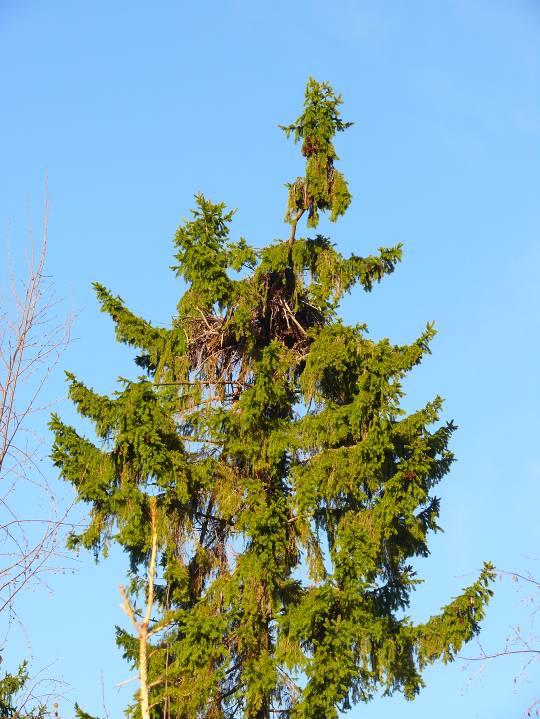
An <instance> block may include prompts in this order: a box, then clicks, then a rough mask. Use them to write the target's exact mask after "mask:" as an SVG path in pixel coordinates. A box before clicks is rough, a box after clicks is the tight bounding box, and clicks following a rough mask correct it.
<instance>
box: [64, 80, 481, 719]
mask: <svg viewBox="0 0 540 719" xmlns="http://www.w3.org/2000/svg"><path fill="white" fill-rule="evenodd" d="M340 105H341V98H340V97H339V96H337V95H336V94H335V93H334V91H333V90H332V88H331V87H330V85H328V84H327V83H319V82H317V81H315V80H313V79H310V80H309V82H308V84H307V88H306V95H305V103H304V110H303V112H302V114H301V115H300V117H299V118H298V119H297V120H296V122H294V123H293V124H291V125H288V126H286V127H283V128H282V129H283V130H284V131H285V133H286V134H287V136H289V135H291V134H292V135H293V137H294V140H295V142H297V143H301V149H302V154H303V156H304V157H305V161H306V172H305V176H304V177H299V178H297V179H296V180H295V181H294V182H292V183H291V184H290V185H288V192H289V194H288V206H287V213H286V218H285V219H286V222H287V223H288V224H289V226H290V234H289V235H288V237H286V238H285V239H284V240H280V241H277V242H274V243H271V244H269V245H267V246H265V247H263V248H262V249H255V248H253V247H251V246H249V245H248V244H247V243H246V241H245V240H244V239H240V240H239V241H233V240H231V238H230V235H229V231H230V230H229V228H230V223H231V220H232V217H233V212H230V211H228V210H227V209H226V207H225V205H224V204H214V203H212V202H210V201H209V200H208V199H206V198H205V197H203V196H202V195H198V196H196V208H195V210H193V212H192V217H191V219H190V220H189V221H186V222H185V223H184V224H183V225H182V226H181V227H180V228H179V230H178V232H177V234H176V238H175V246H176V266H175V268H174V269H175V271H176V273H177V275H178V276H179V277H181V278H183V280H184V281H185V283H186V284H187V290H186V291H185V293H184V295H183V296H182V298H181V300H180V302H179V305H178V310H177V314H176V315H175V316H174V318H173V320H172V325H171V327H170V328H169V329H162V328H160V327H155V326H153V325H152V324H151V323H149V322H147V321H146V320H144V319H141V318H140V317H138V316H136V315H135V314H133V313H132V312H131V311H130V310H129V309H128V308H127V307H126V306H125V304H124V302H123V301H122V299H121V298H119V297H117V296H115V295H113V294H111V292H109V290H107V289H106V288H105V287H103V286H101V285H99V284H96V285H95V289H96V292H97V296H98V299H99V301H100V303H101V307H102V310H103V311H104V312H106V313H107V314H109V315H110V316H111V317H112V319H113V321H114V323H115V325H116V336H117V339H118V340H119V341H120V342H124V343H126V344H128V345H130V346H132V347H135V348H137V349H138V351H139V354H138V356H137V357H136V360H135V361H136V363H137V365H138V366H139V367H140V368H141V370H142V371H143V372H144V375H143V376H141V377H139V378H138V379H137V380H136V381H129V380H125V379H122V380H120V389H119V390H118V392H117V393H115V395H114V396H113V397H108V396H102V395H100V394H97V393H96V392H95V391H94V390H92V389H90V388H88V387H87V386H85V385H84V384H83V383H81V382H80V381H79V380H78V379H76V378H75V377H74V376H73V375H71V374H69V375H68V379H69V385H70V390H69V393H70V397H71V399H72V400H73V402H74V403H75V405H76V407H77V409H78V411H79V413H80V414H81V415H83V416H84V417H86V418H89V419H90V420H92V421H93V423H94V425H95V430H96V435H97V438H98V440H99V441H97V442H96V441H91V440H90V439H87V438H85V437H83V436H81V435H80V434H79V433H78V432H77V431H76V429H74V428H72V427H70V426H67V425H66V424H64V423H63V422H62V421H61V420H60V419H59V418H58V417H53V419H52V428H53V430H54V433H55V443H54V450H53V457H54V461H55V463H56V465H57V466H58V467H59V468H60V471H61V474H62V476H63V477H64V478H65V479H66V480H68V481H69V482H71V483H72V484H73V486H74V487H75V490H76V492H77V496H78V498H79V499H80V500H81V501H83V502H85V503H87V504H88V505H89V507H90V518H89V524H88V527H87V529H86V530H85V531H84V532H82V533H81V534H78V535H73V536H72V538H71V544H72V546H73V547H85V548H88V549H93V550H94V551H95V552H96V554H98V555H99V554H100V553H101V552H105V550H106V549H107V547H108V546H109V545H110V544H111V543H116V544H118V545H120V546H121V547H122V548H123V549H124V550H125V551H126V552H127V553H128V554H129V557H130V567H131V570H130V571H131V583H130V585H129V587H128V588H122V593H123V596H124V608H125V609H126V612H127V613H128V614H129V615H130V617H131V620H132V622H133V626H134V628H135V634H134V635H133V634H130V633H129V632H126V631H125V630H123V629H119V628H117V642H118V644H119V645H120V646H121V648H122V649H123V652H124V654H125V656H126V658H127V659H128V660H129V661H130V662H131V663H132V665H133V666H134V667H136V668H137V669H138V671H139V675H140V679H141V685H140V690H139V692H138V698H137V701H136V703H135V704H134V705H133V707H132V716H134V717H138V716H142V717H144V718H145V719H146V718H147V717H156V718H157V717H167V718H172V717H175V718H176V717H178V718H180V717H181V718H182V719H184V718H185V719H192V718H195V717H200V718H203V717H204V718H205V719H206V718H208V719H221V718H223V719H225V718H227V719H228V718H229V717H230V719H236V718H237V717H241V716H243V717H246V718H247V719H270V717H273V716H283V717H291V719H293V718H294V719H331V718H332V717H336V716H337V714H338V712H339V711H341V710H346V709H348V708H350V707H351V706H352V705H353V704H354V703H356V702H358V701H367V700H369V699H370V698H371V697H372V696H373V695H374V694H375V693H377V692H382V693H384V694H390V693H392V692H394V691H402V692H403V693H404V694H405V696H406V697H407V698H409V699H412V698H413V697H414V696H415V695H416V694H417V692H418V691H419V690H420V688H421V687H422V686H423V682H422V678H421V671H422V669H423V668H424V667H425V666H426V665H427V664H430V663H432V662H434V661H435V660H437V659H441V660H442V661H443V662H448V661H451V660H452V659H453V658H454V656H455V654H456V652H457V651H458V650H459V649H460V647H461V646H462V644H463V643H464V642H466V641H468V640H469V639H471V637H473V636H474V635H475V634H476V633H477V632H478V630H479V622H480V620H481V619H482V617H483V615H484V612H485V607H486V604H487V602H488V600H489V597H490V595H491V591H490V589H489V582H490V580H491V578H492V567H491V566H490V565H488V564H486V565H485V566H484V569H483V570H482V572H481V573H480V576H479V579H478V581H476V582H475V583H474V584H472V585H471V586H470V587H468V588H466V589H464V590H463V592H462V594H460V596H458V597H457V598H455V599H453V600H452V601H450V602H449V603H448V604H447V605H446V606H445V607H443V608H442V610H441V612H440V613H439V614H438V615H436V616H433V617H431V618H430V619H429V620H428V621H427V622H425V623H421V624H415V623H413V622H412V621H411V619H410V618H409V617H407V615H406V610H407V608H408V606H409V601H410V597H411V592H412V590H413V589H414V588H415V586H416V585H417V584H418V582H419V581H420V580H419V579H418V578H417V577H416V573H415V570H414V569H413V564H412V563H413V562H415V559H416V558H417V557H421V556H427V555H428V553H429V550H428V534H429V533H430V532H435V531H437V529H438V525H437V521H438V515H439V499H438V498H437V497H436V496H434V495H433V494H432V491H433V488H434V487H435V485H436V484H437V483H438V482H439V481H440V480H441V479H442V478H443V477H444V475H445V474H446V473H447V472H448V470H449V468H450V465H451V463H452V459H453V457H452V453H451V452H450V451H449V449H448V443H449V440H450V437H451V434H452V432H453V431H454V429H455V427H454V425H453V424H452V423H447V424H442V425H438V424H437V423H438V418H439V413H440V411H441V405H442V401H441V399H440V398H439V397H436V398H435V399H434V400H433V401H432V402H430V403H429V404H427V405H426V406H425V407H424V408H423V409H420V410H418V411H417V412H414V413H413V414H409V415H407V414H406V413H405V412H404V411H403V409H401V408H400V400H401V398H402V396H403V391H402V386H401V382H402V379H403V377H404V376H405V375H406V373H408V372H409V371H410V370H411V369H412V368H413V367H414V366H415V365H417V364H419V363H420V362H421V360H422V357H423V356H424V354H425V353H426V352H428V351H429V349H428V348H429V342H430V340H431V338H432V337H433V335H434V329H433V327H432V326H431V325H428V326H427V327H426V329H425V331H424V332H423V333H422V334H421V336H420V337H419V338H418V339H417V340H416V341H415V342H413V343H412V344H410V345H403V346H398V345H394V344H391V343H390V341H389V340H387V339H383V340H380V341H374V340H371V339H369V337H368V335H367V329H366V326H365V325H354V326H348V325H346V324H344V323H343V321H342V320H341V319H340V318H339V316H338V314H337V311H338V305H339V300H340V298H341V297H342V295H343V293H345V292H349V291H350V290H352V289H353V288H354V287H355V286H356V285H360V287H361V288H363V289H364V290H365V291H368V292H369V291H370V290H371V289H372V286H373V284H374V283H375V282H379V281H380V280H381V279H382V277H383V276H384V275H386V274H389V273H391V272H393V270H394V267H395V265H396V263H397V262H398V261H399V260H400V258H401V247H400V245H398V246H396V247H391V248H381V249H380V250H379V252H378V254H376V255H372V256H367V257H362V256H357V255H352V256H350V257H348V258H346V257H344V256H343V255H342V254H340V252H339V251H338V250H337V249H336V247H335V246H334V245H333V244H332V243H331V241H330V240H329V239H328V238H326V237H324V236H322V235H320V234H317V235H315V236H314V237H309V238H299V237H297V236H296V235H297V225H298V223H299V222H300V220H301V219H302V218H307V225H308V227H311V228H315V227H317V223H318V220H319V215H320V213H321V212H328V213H329V216H330V219H331V220H337V219H338V218H339V217H340V216H341V215H343V214H344V212H345V211H346V210H347V207H348V206H349V203H350V200H351V196H350V194H349V190H348V186H347V182H346V180H345V179H344V177H343V175H342V174H341V173H340V172H339V171H338V170H337V169H336V168H335V166H334V165H335V162H336V160H337V159H338V158H337V155H336V151H335V149H334V145H333V140H334V136H335V134H336V132H341V131H343V130H345V129H347V128H348V127H349V125H350V123H346V122H344V121H343V120H342V119H341V115H340ZM434 425H435V426H434Z"/></svg>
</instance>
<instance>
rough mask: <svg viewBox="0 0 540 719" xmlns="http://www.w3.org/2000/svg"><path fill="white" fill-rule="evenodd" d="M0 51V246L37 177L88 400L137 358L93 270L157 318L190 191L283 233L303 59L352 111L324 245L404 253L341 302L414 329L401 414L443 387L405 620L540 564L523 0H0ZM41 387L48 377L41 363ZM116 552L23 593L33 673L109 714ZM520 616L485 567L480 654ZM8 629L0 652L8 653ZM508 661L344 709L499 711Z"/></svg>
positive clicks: (389, 329) (539, 62)
mask: <svg viewBox="0 0 540 719" xmlns="http://www.w3.org/2000/svg"><path fill="white" fill-rule="evenodd" d="M0 68H1V70H0V72H1V78H2V79H1V105H2V111H1V113H0V196H1V197H2V203H1V208H0V223H1V232H2V238H1V239H2V247H4V240H5V238H6V237H7V234H8V231H7V227H8V225H10V226H11V230H10V234H11V238H12V239H11V241H12V243H15V244H17V243H21V245H22V243H23V242H24V241H25V240H26V236H27V232H26V231H27V218H26V210H25V203H26V201H27V198H28V201H29V204H30V205H31V207H32V208H33V212H34V214H35V216H36V217H38V216H39V213H40V211H41V207H42V198H43V177H44V173H45V170H46V168H47V169H48V173H49V188H50V199H51V223H50V236H49V242H50V251H49V265H48V270H49V273H50V274H52V275H53V276H54V278H55V281H56V287H57V291H58V294H59V295H61V296H64V297H67V298H71V297H72V296H74V298H75V299H74V303H75V306H76V308H77V309H78V311H79V314H78V318H77V321H76V326H75V335H76V336H77V338H78V339H77V340H76V341H75V342H73V344H72V345H71V347H70V349H69V352H68V353H67V355H66V356H65V359H64V365H65V367H66V368H69V369H70V370H72V371H74V372H75V373H76V374H77V375H79V376H80V377H81V378H83V379H84V380H85V381H86V382H87V383H88V384H90V385H92V386H94V387H95V388H96V389H98V390H100V391H111V390H112V389H113V388H114V381H115V378H116V377H117V376H118V375H128V374H130V373H132V372H133V370H132V369H131V365H130V353H129V352H127V350H125V349H123V348H118V347H117V346H116V345H115V343H114V340H113V332H112V327H111V324H110V322H109V320H108V319H107V318H106V317H105V316H104V315H101V314H100V313H99V312H98V309H97V305H96V303H95V301H94V299H93V296H92V292H91V290H90V283H91V281H93V280H99V281H100V282H102V283H104V284H105V285H107V286H108V287H110V288H111V289H112V290H114V291H115V292H116V293H119V294H121V295H122V296H123V297H124V298H125V299H126V300H127V302H128V304H129V306H130V307H131V308H132V309H133V310H134V311H137V312H140V313H141V314H143V315H144V316H146V317H147V318H149V319H151V320H153V321H155V322H158V323H167V321H168V320H169V318H170V316H171V315H172V314H173V312H174V307H175V305H176V302H177V300H178V297H179V293H180V291H181V288H180V286H179V284H178V282H177V280H175V278H174V277H173V274H172V273H171V272H170V271H169V269H168V266H169V265H170V264H171V256H172V245H171V239H172V236H173V233H174V231H175V228H176V226H177V225H178V224H179V222H180V221H181V219H182V218H183V217H185V216H186V215H187V213H188V210H189V208H190V206H191V204H192V195H193V193H194V192H196V191H200V190H202V191H204V192H205V194H207V195H208V196H209V197H210V198H211V199H213V200H215V201H221V200H223V201H225V202H226V203H227V204H228V205H230V206H232V207H237V208H238V213H237V215H236V218H235V222H234V228H235V231H236V232H237V233H238V234H242V235H244V236H245V237H246V238H247V239H248V241H249V242H251V243H253V244H255V245H263V244H265V243H268V242H269V241H271V240H272V239H274V238H276V237H279V236H284V232H285V229H286V228H285V226H284V225H283V223H282V217H283V212H284V204H285V190H284V188H283V183H284V182H286V181H288V180H290V179H291V178H293V177H295V176H296V175H297V174H298V173H299V172H300V168H301V159H300V156H299V152H298V149H297V148H295V147H294V146H293V145H292V143H290V142H289V143H287V142H286V140H285V138H284V137H283V135H282V133H281V132H280V131H279V130H278V129H277V125H278V123H285V122H289V121H291V120H293V119H294V118H295V117H297V115H298V114H299V110H300V107H301V102H302V95H303V88H304V85H305V81H306V79H307V77H308V76H309V75H313V76H315V77H316V78H318V79H320V80H329V81H330V82H332V83H333V85H334V86H335V88H336V89H337V90H339V91H340V92H341V93H342V94H343V96H344V99H345V105H344V109H343V112H344V116H345V118H346V119H350V120H354V121H355V125H354V127H353V128H352V129H351V130H350V131H348V132H347V133H346V134H345V135H343V136H341V137H340V138H339V145H338V152H339V154H340V155H341V157H342V160H341V169H343V171H344V172H345V174H346V176H347V177H348V178H349V181H350V186H351V190H352V192H353V195H354V202H353V205H352V208H351V210H350V212H349V213H348V214H347V216H346V218H345V219H344V220H342V221H341V222H340V223H338V225H336V226H332V227H329V226H326V225H325V226H324V227H323V228H322V229H323V231H325V232H327V233H328V234H331V235H332V237H333V238H334V239H335V240H336V241H337V242H338V243H339V246H340V248H341V249H342V250H343V251H352V250H354V251H355V252H358V253H369V252H371V251H372V250H374V249H375V248H377V247H378V246H380V245H389V244H391V243H394V242H397V241H400V242H403V243H404V249H405V254H404V262H403V264H402V265H401V266H400V267H399V268H398V270H397V272H396V273H395V274H394V275H393V276H391V277H390V278H388V279H387V280H386V281H385V282H384V283H383V284H382V285H381V286H379V287H378V288H376V290H375V291H374V292H373V293H372V294H371V295H369V296H365V295H362V294H360V293H358V292H357V293H355V294H354V295H353V296H351V297H350V298H348V299H347V300H346V302H345V303H344V306H343V315H344V317H345V319H346V320H347V321H349V322H364V321H366V322H368V324H369V325H370V328H371V333H372V335H373V336H374V337H381V336H389V337H390V338H391V339H392V340H395V341H397V342H403V341H409V340H412V339H413V338H415V337H416V336H417V334H418V333H419V332H420V330H421V328H422V327H423V325H424V323H425V322H426V321H427V320H435V322H436V325H437V327H438V329H439V333H440V334H439V335H438V338H437V339H436V341H435V343H434V345H433V355H432V357H430V358H429V359H428V360H427V361H426V363H425V364H424V365H423V366H422V367H421V368H419V369H417V370H416V372H415V373H414V376H411V378H410V380H409V382H408V384H407V388H408V390H409V392H410V393H409V395H408V397H407V399H406V406H407V407H410V408H413V407H416V406H419V405H420V404H421V403H422V402H424V401H426V400H428V399H430V398H431V397H432V396H433V395H435V394H437V393H439V394H442V395H443V396H444V397H446V398H447V404H446V410H447V416H448V417H451V418H453V419H455V421H456V422H457V423H458V425H459V427H460V429H459V432H458V433H457V434H456V435H455V440H454V443H453V448H454V450H455V452H456V454H457V456H458V458H459V462H458V463H457V464H456V465H455V467H454V469H453V471H452V473H451V475H450V476H448V477H447V478H446V480H445V481H444V482H443V484H442V485H441V486H440V489H439V493H440V495H441V496H442V500H443V504H442V523H443V526H444V528H445V533H444V534H442V535H439V536H437V537H436V538H435V539H434V541H433V544H432V547H433V552H432V555H431V557H430V559H429V560H426V561H425V562H423V564H422V565H421V567H420V570H421V573H422V575H423V576H424V577H425V578H426V579H427V580H429V581H428V582H427V583H426V585H425V586H424V587H422V588H420V589H419V590H418V592H417V596H416V600H417V601H416V603H415V606H414V608H413V609H412V613H413V615H414V616H416V617H425V616H427V615H429V614H430V613H431V612H434V611H436V610H437V609H438V607H439V606H440V605H441V604H442V603H445V602H446V601H447V600H448V598H449V597H450V596H452V595H453V594H455V593H457V592H458V591H459V589H460V588H461V587H462V586H463V585H464V584H466V583H468V582H469V581H470V580H471V579H472V577H473V576H474V574H475V572H476V571H477V570H478V568H479V567H480V565H481V563H482V561H483V560H484V559H491V560H492V561H494V562H495V563H496V564H497V566H499V567H501V568H504V569H514V570H522V571H524V570H527V569H530V570H532V571H536V573H537V575H540V563H539V562H538V557H539V556H540V551H539V546H540V545H539V529H538V527H539V522H538V506H539V500H540V492H539V476H540V459H539V455H538V408H539V405H540V391H539V388H540V383H539V379H538V378H539V364H538V362H539V360H538V358H539V356H540V335H539V317H540V312H539V310H540V302H539V300H540V290H539V287H540V283H539V282H538V265H539V262H540V244H539V238H540V235H539V230H540V3H539V2H538V0H511V1H509V0H423V1H422V0H411V1H410V2H404V1H403V0H334V2H319V1H315V2H305V1H304V0H298V1H297V2H294V3H291V2H285V1H284V0H274V1H273V2H268V3H262V2H247V1H246V0H236V1H234V0H220V2H217V1H216V2H207V3H200V4H196V3H194V2H190V3H187V2H181V1H180V0H177V1H176V2H172V1H171V2H166V1H165V0H155V1H154V2H151V3H150V2H142V1H141V0H130V1H129V2H128V1H127V0H114V1H113V2H111V0H92V2H89V1H88V0H86V1H83V0H47V1H46V2H45V1H44V0H42V2H37V1H32V0H25V1H24V2H21V1H20V0H19V1H17V0H0ZM4 279H5V272H4V270H3V269H2V266H1V265H0V281H3V280H4ZM48 392H49V394H50V396H51V397H54V396H56V397H59V396H63V395H64V394H65V390H64V385H63V380H62V376H61V373H60V372H58V374H57V375H56V376H55V377H54V378H53V380H52V384H51V385H50V386H49V389H48ZM61 411H62V413H63V415H64V416H65V417H67V418H70V417H72V413H71V410H70V408H69V407H68V405H67V404H65V405H63V407H62V409H61ZM47 471H48V472H49V473H50V474H51V476H52V475H53V474H54V470H53V469H52V468H51V467H48V469H47ZM59 491H61V492H62V493H63V494H64V495H65V496H66V497H69V492H68V491H67V490H66V489H65V488H60V489H59ZM124 568H125V563H124V561H123V558H122V557H119V558H118V557H113V558H112V559H111V560H109V561H107V562H103V563H101V564H100V565H98V566H95V565H94V564H93V561H92V558H91V557H88V556H84V557H83V556H81V557H80V566H79V571H78V573H77V574H76V575H74V576H71V575H66V576H58V577H53V578H52V579H51V582H52V584H51V586H52V588H53V590H54V591H53V592H52V593H51V594H47V593H45V592H42V593H36V594H32V595H27V596H26V597H25V598H24V600H23V602H22V604H21V606H20V611H21V616H22V618H23V620H24V625H25V628H26V633H27V636H28V637H29V638H30V640H31V641H32V653H33V655H34V656H35V663H36V665H37V666H43V665H46V664H49V663H50V662H52V661H56V664H55V665H54V667H53V669H52V670H51V671H53V673H54V672H58V673H60V674H62V675H63V677H64V678H65V680H66V681H67V682H69V683H70V684H71V685H72V687H73V690H72V694H71V696H72V697H73V698H74V699H77V700H78V701H79V702H80V703H81V704H82V705H83V706H84V707H85V708H86V709H87V710H88V711H90V712H92V713H96V714H100V713H101V712H102V700H101V678H100V677H101V673H102V672H103V676H104V690H105V695H106V701H107V704H108V707H109V710H110V713H111V717H114V718H116V717H119V716H121V708H122V707H123V706H124V705H125V704H126V703H127V701H128V700H129V697H130V692H131V689H132V688H133V685H131V686H130V687H128V688H127V689H125V690H123V691H122V692H121V693H118V692H117V690H116V689H115V688H114V686H115V684H116V683H118V682H120V681H122V680H123V679H125V678H126V677H127V676H128V672H127V668H126V667H125V665H124V663H123V662H122V660H121V658H120V656H119V653H118V651H117V649H116V647H115V645H114V637H113V626H114V624H115V623H120V622H122V621H123V619H122V616H121V612H120V609H119V608H118V605H119V595H118V591H117V585H118V584H119V583H120V581H122V578H123V574H124ZM526 616H527V610H526V608H524V607H523V606H522V605H521V604H520V602H519V598H518V597H517V596H516V594H515V592H514V591H513V585H512V584H511V583H509V582H502V583H501V584H499V585H498V587H497V597H496V599H495V600H494V602H493V605H492V607H491V609H490V612H489V615H488V618H487V620H486V622H485V632H484V634H483V639H482V641H483V643H484V646H485V648H486V649H487V650H496V649H498V648H500V647H501V646H502V645H503V643H504V639H505V637H506V635H507V633H508V629H509V627H510V625H511V624H513V623H514V624H515V623H518V622H523V621H524V619H525V618H526ZM15 634H16V633H14V635H13V639H12V642H11V644H10V645H8V654H7V655H6V663H8V664H9V663H12V662H13V661H15V660H16V658H17V657H18V656H19V655H20V654H24V653H25V652H26V651H27V650H26V645H25V644H24V642H23V641H22V640H21V639H17V638H16V637H15ZM25 641H26V640H25ZM10 652H11V654H10ZM477 652H478V650H477V648H476V647H473V646H472V647H471V649H470V652H469V651H467V652H466V653H471V654H475V653H477ZM519 667H520V665H519V663H516V662H514V661H513V660H512V659H510V658H503V659H501V660H499V661H497V662H494V663H492V664H490V665H489V666H488V667H487V668H486V669H485V671H484V672H483V673H482V674H481V675H476V676H474V677H472V678H471V675H472V674H473V673H474V672H476V671H477V669H478V667H477V666H466V665H464V664H463V663H462V662H456V663H455V664H454V665H453V666H450V667H440V666H439V667H436V668H434V669H432V670H430V671H429V672H428V673H427V675H426V678H427V682H428V686H427V688H426V689H425V690H424V692H423V693H422V694H421V696H420V697H419V698H418V700H417V701H416V702H414V703H412V704H408V703H406V702H404V701H403V700H402V699H401V698H400V697H396V698H393V699H380V700H376V701H375V702H373V703H372V704H371V705H368V706H359V707H357V708H356V709H354V710H353V712H352V713H351V716H353V717H359V718H360V717H362V718H365V719H371V718H373V719H375V717H377V719H381V717H382V718H385V717H394V716H396V715H397V714H399V716H400V717H402V718H403V719H406V718H407V717H413V716H414V717H415V718H416V719H418V718H419V717H420V718H424V717H425V718H426V719H427V717H432V716H437V717H438V719H447V718H450V717H452V719H454V718H455V716H456V714H459V715H461V716H463V717H467V718H468V717H480V718H481V719H484V718H486V719H488V718H489V719H509V718H510V717H516V718H517V717H520V716H521V713H522V712H523V710H524V709H525V708H526V706H527V705H528V704H529V703H530V702H531V701H532V700H533V699H534V698H535V697H537V696H539V694H540V690H539V686H540V682H539V679H540V671H539V667H538V666H536V667H532V668H531V669H530V670H529V672H528V673H527V674H526V676H525V677H524V678H522V679H521V680H520V681H518V683H517V684H514V683H513V677H514V676H515V674H516V673H517V672H518V671H519ZM62 716H63V717H64V719H66V718H67V717H69V716H70V712H68V711H67V709H66V710H64V712H63V714H62Z"/></svg>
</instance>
